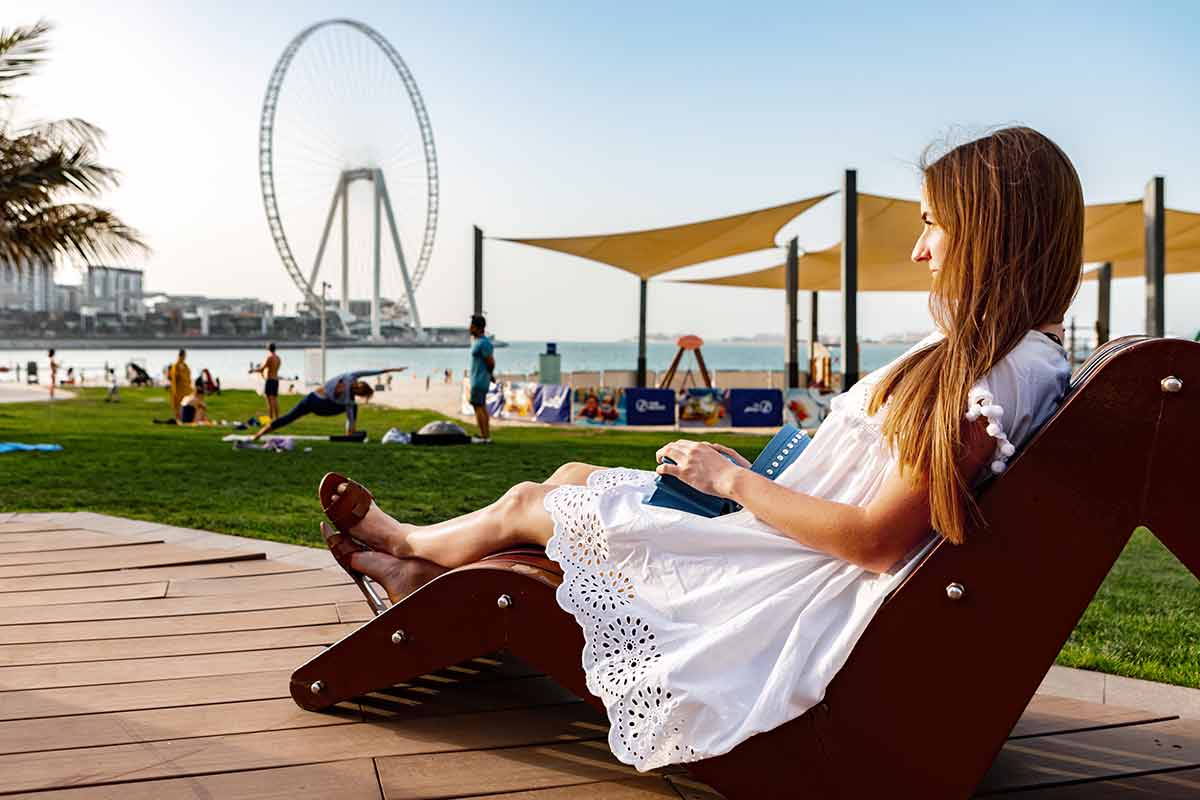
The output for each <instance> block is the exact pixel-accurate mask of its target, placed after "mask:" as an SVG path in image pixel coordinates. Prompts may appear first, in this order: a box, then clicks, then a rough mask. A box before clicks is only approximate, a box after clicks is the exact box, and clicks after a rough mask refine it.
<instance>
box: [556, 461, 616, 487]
mask: <svg viewBox="0 0 1200 800" xmlns="http://www.w3.org/2000/svg"><path fill="white" fill-rule="evenodd" d="M602 469H607V467H597V466H593V465H592V464H584V463H583V462H580V461H568V462H567V463H566V464H563V465H562V466H561V467H559V468H558V469H556V470H554V474H552V475H551V476H550V477H549V478H547V479H546V480H545V483H546V484H548V485H550V486H567V485H575V486H587V479H588V476H589V475H591V474H592V473H593V472H599V471H600V470H602Z"/></svg>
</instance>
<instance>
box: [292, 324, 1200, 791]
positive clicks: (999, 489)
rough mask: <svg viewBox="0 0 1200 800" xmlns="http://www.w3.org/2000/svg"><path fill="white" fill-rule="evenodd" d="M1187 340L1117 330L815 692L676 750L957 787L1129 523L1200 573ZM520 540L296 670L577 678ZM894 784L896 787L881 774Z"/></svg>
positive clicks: (1002, 729) (738, 781) (901, 786)
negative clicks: (522, 667) (971, 516)
mask: <svg viewBox="0 0 1200 800" xmlns="http://www.w3.org/2000/svg"><path fill="white" fill-rule="evenodd" d="M1198 422H1200V344H1197V343H1193V342H1187V341H1183V340H1174V339H1147V338H1144V337H1126V338H1124V339H1119V340H1116V341H1114V342H1112V343H1110V344H1108V345H1106V346H1105V347H1103V348H1102V349H1101V350H1099V351H1098V352H1097V353H1095V354H1094V355H1093V356H1092V358H1090V359H1089V360H1088V362H1087V363H1086V364H1085V365H1084V366H1083V367H1081V368H1080V370H1079V371H1078V372H1077V373H1076V378H1075V380H1074V382H1073V389H1072V391H1071V393H1070V395H1069V396H1068V399H1067V401H1066V402H1065V403H1064V404H1063V406H1062V407H1061V408H1060V409H1059V411H1058V412H1057V413H1056V414H1055V416H1054V417H1053V418H1052V419H1051V421H1050V422H1049V423H1048V424H1046V425H1045V426H1044V427H1043V429H1042V430H1041V431H1039V432H1038V434H1037V435H1036V436H1035V437H1034V439H1033V440H1032V441H1031V442H1030V443H1029V444H1028V445H1027V446H1026V447H1025V448H1024V449H1023V451H1022V452H1021V453H1020V454H1019V455H1018V457H1017V458H1015V459H1014V460H1013V461H1012V462H1011V464H1010V466H1009V468H1008V470H1007V471H1006V472H1005V473H1004V475H1003V476H1002V477H1001V478H999V479H997V480H995V481H993V482H992V483H991V484H990V485H989V486H987V487H985V488H984V490H983V491H982V493H981V496H980V505H981V508H982V510H983V513H984V514H985V516H986V518H987V519H988V521H989V523H990V532H989V533H987V534H985V535H980V536H976V537H975V538H974V539H973V540H971V541H969V542H968V543H967V544H965V545H962V546H959V547H955V546H952V545H948V544H945V543H939V544H937V545H935V546H934V547H933V548H932V550H931V551H930V552H929V553H928V555H926V557H925V558H924V560H923V562H922V563H921V564H920V565H919V566H918V567H917V568H916V569H915V570H914V571H912V572H911V574H910V575H909V576H908V578H907V579H906V580H905V581H904V582H903V583H902V584H901V585H900V586H899V587H898V588H897V589H896V590H895V591H894V592H893V593H892V595H891V596H890V597H889V599H888V600H887V602H886V603H885V604H884V605H883V607H882V608H881V609H880V610H879V612H878V613H877V615H876V617H875V618H874V619H873V620H872V622H871V624H870V625H869V626H868V628H867V630H866V631H865V633H864V634H863V636H862V638H861V639H860V640H859V642H858V644H857V645H856V647H855V649H854V651H853V653H852V654H851V656H850V658H849V660H848V661H847V663H846V665H845V666H844V667H843V668H842V670H841V671H840V672H839V673H838V675H837V676H836V678H835V679H834V681H833V682H832V684H831V685H830V686H829V689H828V691H827V693H826V696H825V699H824V701H823V702H821V703H820V704H818V705H817V706H815V707H814V708H812V709H810V710H809V711H808V712H807V713H806V714H804V715H803V716H801V717H799V718H797V719H795V720H792V721H791V722H789V723H787V724H785V725H782V726H780V727H778V728H776V729H775V730H772V731H769V732H766V733H762V734H759V735H757V736H754V737H752V738H751V739H749V740H747V741H745V742H743V743H742V744H741V745H739V746H738V747H736V748H735V749H734V750H733V751H731V752H730V753H727V754H726V755H723V756H720V757H717V758H712V759H708V760H705V761H700V762H696V763H693V764H689V765H688V767H689V769H691V770H692V771H693V772H694V773H695V774H696V775H697V776H698V777H699V778H701V779H702V780H704V781H706V782H707V783H708V784H709V785H711V786H713V787H714V788H716V789H717V790H719V791H721V792H723V793H724V794H725V795H726V796H728V797H729V798H732V799H734V800H737V799H739V798H771V797H792V796H796V795H797V792H798V791H800V790H801V789H802V790H803V795H804V796H806V797H821V798H860V797H872V796H878V797H890V796H897V794H898V793H899V794H901V795H902V796H905V797H922V798H962V797H967V796H968V795H970V793H971V791H972V789H973V788H974V787H975V786H976V784H977V783H978V782H979V780H980V778H981V777H982V776H983V774H984V772H985V771H986V770H987V768H988V766H989V765H990V764H991V762H992V760H993V759H994V758H995V756H996V753H997V752H998V751H999V750H1000V747H1001V745H1002V744H1003V743H1004V740H1005V737H1006V735H1007V734H1008V732H1009V731H1010V730H1011V729H1012V727H1013V725H1014V724H1015V723H1016V722H1017V720H1018V718H1019V717H1020V715H1021V712H1022V710H1023V709H1024V708H1025V706H1026V704H1027V703H1028V702H1029V700H1030V699H1031V698H1032V696H1033V694H1034V692H1035V690H1036V689H1037V687H1038V685H1039V682H1040V681H1041V680H1042V678H1043V676H1044V675H1045V674H1046V671H1047V669H1048V668H1049V667H1050V665H1051V664H1052V663H1053V662H1054V658H1055V656H1056V654H1057V653H1058V651H1059V650H1060V648H1061V647H1062V645H1063V643H1064V642H1065V641H1066V639H1067V636H1068V635H1069V634H1070V633H1071V631H1072V629H1073V628H1074V626H1075V624H1076V623H1077V621H1078V620H1079V617H1080V616H1081V615H1082V613H1083V611H1084V609H1085V608H1086V607H1087V605H1088V603H1089V602H1090V600H1091V599H1092V597H1093V595H1094V594H1095V592H1096V590H1097V588H1098V587H1099V586H1100V583H1101V581H1102V580H1103V579H1104V577H1105V576H1106V575H1107V573H1108V571H1109V569H1110V568H1111V567H1112V565H1113V563H1114V562H1115V561H1116V559H1117V557H1118V555H1119V554H1120V553H1121V550H1122V548H1123V547H1124V546H1125V543H1126V541H1127V540H1128V539H1129V536H1130V534H1131V532H1132V531H1133V529H1134V528H1135V527H1136V526H1137V525H1139V524H1141V525H1146V526H1148V527H1149V528H1150V529H1151V530H1152V531H1153V532H1154V534H1155V535H1156V536H1158V538H1159V539H1160V540H1161V541H1162V542H1163V543H1164V544H1165V545H1166V546H1167V547H1168V548H1169V549H1170V550H1171V551H1172V552H1173V553H1174V554H1175V555H1176V556H1177V557H1178V558H1179V559H1180V561H1182V562H1183V564H1185V565H1186V566H1187V567H1188V568H1189V569H1190V570H1191V571H1192V572H1193V573H1194V574H1196V575H1197V576H1198V577H1200V533H1198V532H1197V530H1196V524H1195V519H1194V518H1193V516H1192V515H1191V514H1189V513H1188V511H1189V509H1191V508H1194V504H1195V498H1194V494H1195V488H1194V487H1195V485H1196V476H1197V475H1200V424H1197V423H1198ZM560 580H561V577H560V572H559V570H558V568H557V566H556V565H555V564H554V563H553V562H551V561H548V560H547V559H546V558H545V556H544V554H542V553H541V552H540V551H537V550H536V549H535V550H521V551H513V552H505V553H499V554H496V555H494V556H491V557H489V558H486V559H484V560H482V561H479V562H477V563H474V564H470V565H468V566H465V567H462V568H459V569H456V570H453V571H451V572H448V573H446V574H444V575H442V576H440V577H439V578H437V579H435V580H434V581H432V582H430V583H429V584H427V585H426V586H424V587H422V588H421V589H419V590H417V591H416V592H414V593H413V594H411V595H410V596H409V597H407V598H406V599H405V600H403V601H401V602H400V603H398V604H397V605H395V606H394V607H392V608H391V609H389V610H388V611H386V612H385V613H383V614H382V615H380V616H378V617H376V618H375V619H374V620H372V621H370V622H368V623H367V624H365V625H364V626H363V627H362V628H360V629H359V630H358V631H356V632H355V633H353V634H351V635H350V636H348V637H346V638H345V639H343V640H342V641H341V642H339V643H337V644H336V645H334V646H333V647H331V648H329V649H328V650H327V651H325V652H324V653H322V654H321V655H319V656H317V657H315V658H313V659H312V660H311V661H309V662H308V663H306V664H304V665H303V666H301V667H300V668H299V669H297V670H296V672H295V673H294V675H293V676H292V684H291V690H292V696H293V697H294V698H295V700H296V702H297V703H299V704H300V705H301V706H302V707H304V708H308V709H314V710H316V709H322V708H326V707H328V706H331V705H333V704H335V703H337V702H339V701H342V700H345V699H348V698H351V697H354V696H357V695H360V694H363V693H366V692H369V691H372V690H376V689H380V688H383V687H387V686H390V685H392V684H395V683H398V682H401V681H406V680H409V679H410V678H412V677H414V676H416V675H420V674H423V673H428V672H431V671H434V670H436V669H439V668H442V667H445V666H448V665H451V664H455V663H457V662H460V661H463V660H465V659H468V658H471V657H474V656H479V655H481V654H485V653H489V652H492V651H495V650H499V649H504V648H507V649H508V650H510V651H511V652H513V653H514V654H515V655H517V656H518V657H520V658H521V659H523V660H525V661H527V662H529V663H531V664H532V665H534V666H536V667H538V668H540V669H541V670H543V671H545V672H546V673H547V674H549V675H550V676H551V677H553V678H555V679H556V680H557V681H559V682H560V683H561V684H562V685H563V686H565V687H566V688H568V689H570V690H571V691H573V692H575V693H576V694H578V695H579V696H580V697H583V698H586V699H588V700H590V701H592V702H593V703H594V704H597V705H598V704H599V701H598V700H596V698H594V697H592V696H591V695H590V694H589V693H588V692H587V690H586V688H585V684H584V676H583V672H582V669H581V666H580V653H581V648H582V647H583V637H582V634H581V632H580V630H579V628H578V626H577V625H576V624H575V621H574V620H573V619H572V618H571V617H570V616H569V615H568V614H567V613H566V612H564V611H562V610H561V609H560V608H559V607H558V605H557V603H556V601H555V598H554V590H555V588H556V587H557V585H558V584H559V582H560ZM901 790H902V791H901Z"/></svg>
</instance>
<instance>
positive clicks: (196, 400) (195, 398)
mask: <svg viewBox="0 0 1200 800" xmlns="http://www.w3.org/2000/svg"><path fill="white" fill-rule="evenodd" d="M204 394H205V387H204V379H203V378H197V379H196V385H195V388H194V389H193V390H192V393H191V394H189V395H188V396H187V397H185V398H183V402H182V403H180V406H179V424H180V425H211V424H212V420H210V419H209V418H208V404H207V403H205V402H204Z"/></svg>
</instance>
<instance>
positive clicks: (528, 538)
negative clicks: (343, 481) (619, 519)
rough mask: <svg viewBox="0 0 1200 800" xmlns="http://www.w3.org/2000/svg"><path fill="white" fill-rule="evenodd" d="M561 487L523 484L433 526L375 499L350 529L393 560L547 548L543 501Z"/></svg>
mask: <svg viewBox="0 0 1200 800" xmlns="http://www.w3.org/2000/svg"><path fill="white" fill-rule="evenodd" d="M584 480H586V478H584ZM559 485H560V484H551V483H544V484H543V483H533V482H525V483H519V484H517V485H516V486H514V487H512V488H511V489H509V490H508V491H507V492H505V493H504V495H503V496H502V497H500V499H499V500H497V501H496V502H494V503H492V504H490V505H488V506H486V507H484V508H481V509H479V510H478V511H472V512H470V513H469V514H463V515H462V516H459V517H454V518H453V519H448V520H446V521H445V522H438V523H434V524H432V525H410V524H407V523H403V522H400V521H398V520H396V519H395V518H393V517H391V516H389V515H388V514H386V513H384V512H383V510H382V509H380V508H379V506H378V505H376V504H374V503H372V504H371V508H370V510H368V511H367V515H366V517H365V518H364V519H363V521H362V522H360V523H359V524H358V525H356V526H355V527H354V528H352V529H351V531H350V533H351V535H352V536H353V537H354V538H355V539H358V540H359V541H361V542H362V543H363V544H365V545H367V546H368V547H370V548H371V549H373V550H376V551H378V552H380V553H385V554H388V555H391V556H392V557H394V558H421V559H425V560H427V561H432V562H434V563H437V564H440V565H442V566H443V567H459V566H462V565H463V564H469V563H471V562H472V561H477V560H479V559H480V558H482V557H483V556H485V555H488V554H489V553H494V552H496V551H497V550H501V549H503V548H505V547H512V546H513V545H518V544H538V545H542V546H545V544H546V542H547V541H549V539H550V536H551V535H552V534H553V533H554V524H553V522H552V521H551V519H550V515H549V514H548V513H547V512H546V510H545V507H544V501H545V498H546V495H547V494H549V493H550V492H551V491H553V490H554V489H556V488H558V486H559ZM368 574H370V573H368Z"/></svg>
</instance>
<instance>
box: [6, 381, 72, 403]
mask: <svg viewBox="0 0 1200 800" xmlns="http://www.w3.org/2000/svg"><path fill="white" fill-rule="evenodd" d="M73 397H75V395H74V393H73V392H69V391H67V390H66V389H61V388H60V389H59V390H58V391H56V392H55V393H54V399H55V400H70V399H72V398H73ZM49 399H50V390H49V389H48V388H47V387H45V386H42V385H39V384H36V383H35V384H32V385H26V384H23V383H0V403H36V402H39V401H47V400H49Z"/></svg>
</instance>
